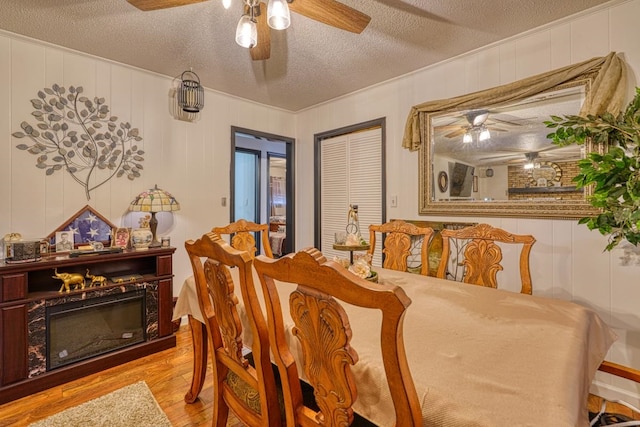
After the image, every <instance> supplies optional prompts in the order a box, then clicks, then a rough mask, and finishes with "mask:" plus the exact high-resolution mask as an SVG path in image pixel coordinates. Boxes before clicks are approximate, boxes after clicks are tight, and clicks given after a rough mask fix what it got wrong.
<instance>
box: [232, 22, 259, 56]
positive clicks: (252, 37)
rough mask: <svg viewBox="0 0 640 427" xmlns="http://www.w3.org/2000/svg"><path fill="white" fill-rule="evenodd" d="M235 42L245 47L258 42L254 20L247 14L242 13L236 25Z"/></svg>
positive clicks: (250, 46) (252, 45)
mask: <svg viewBox="0 0 640 427" xmlns="http://www.w3.org/2000/svg"><path fill="white" fill-rule="evenodd" d="M236 43H238V44H239V45H240V46H242V47H246V48H247V49H249V48H252V47H254V46H255V45H256V44H257V43H258V29H257V27H256V22H255V21H254V20H253V19H252V18H251V16H249V15H246V14H245V15H242V17H241V18H240V21H238V26H237V27H236Z"/></svg>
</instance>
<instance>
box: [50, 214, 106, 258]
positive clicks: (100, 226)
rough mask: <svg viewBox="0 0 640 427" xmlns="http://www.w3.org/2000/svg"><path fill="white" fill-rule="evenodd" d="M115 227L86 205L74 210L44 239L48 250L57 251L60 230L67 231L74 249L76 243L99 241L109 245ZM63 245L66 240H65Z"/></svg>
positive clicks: (60, 236) (60, 237) (83, 243)
mask: <svg viewBox="0 0 640 427" xmlns="http://www.w3.org/2000/svg"><path fill="white" fill-rule="evenodd" d="M114 228H116V227H115V225H113V224H112V223H111V222H110V221H109V220H108V219H106V218H105V217H104V216H102V215H100V214H99V213H98V212H97V211H96V210H95V209H93V208H92V207H91V206H89V205H87V206H85V207H84V208H82V209H80V210H79V211H78V212H76V213H75V214H74V215H73V216H72V217H71V218H69V219H68V220H67V221H65V222H63V223H62V224H61V225H60V226H59V227H58V228H56V229H55V230H54V231H53V232H52V233H51V234H49V235H48V236H47V238H46V240H47V241H48V242H49V247H50V251H53V249H55V250H56V252H57V251H58V246H57V243H58V242H59V241H61V239H62V235H61V234H60V235H59V234H58V233H61V232H67V233H68V235H67V239H68V240H69V241H71V242H72V245H73V247H72V248H71V249H70V250H72V249H75V248H76V247H77V246H78V245H86V244H90V242H100V243H102V244H103V246H105V247H109V246H111V236H112V232H113V229H114ZM64 246H65V247H66V246H67V245H66V242H65V245H64Z"/></svg>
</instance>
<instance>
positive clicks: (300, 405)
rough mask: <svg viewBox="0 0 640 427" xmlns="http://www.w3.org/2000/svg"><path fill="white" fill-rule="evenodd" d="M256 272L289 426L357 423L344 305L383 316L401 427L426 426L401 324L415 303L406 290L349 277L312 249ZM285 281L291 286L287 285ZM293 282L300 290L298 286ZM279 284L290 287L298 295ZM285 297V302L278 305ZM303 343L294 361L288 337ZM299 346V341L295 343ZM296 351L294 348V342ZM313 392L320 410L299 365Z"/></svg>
mask: <svg viewBox="0 0 640 427" xmlns="http://www.w3.org/2000/svg"><path fill="white" fill-rule="evenodd" d="M254 266H255V268H256V271H257V272H258V276H259V277H260V283H261V285H262V291H263V294H264V296H265V298H264V299H265V306H266V312H267V320H268V324H269V337H270V342H271V346H272V347H271V348H272V353H273V356H274V360H275V361H276V364H277V365H278V370H279V372H280V378H281V382H282V390H283V397H284V402H285V410H286V425H287V426H294V425H297V426H316V425H322V426H327V427H330V426H344V425H349V424H351V422H352V420H353V419H354V411H353V404H354V402H355V401H356V399H357V395H358V393H357V389H358V387H359V386H362V387H367V385H358V384H356V382H355V379H354V377H353V374H352V371H351V365H354V364H356V363H357V362H358V354H357V351H356V349H354V348H353V347H351V344H350V342H351V337H352V335H353V334H354V333H355V331H352V330H351V327H350V323H349V318H348V316H347V313H346V312H345V310H344V309H343V306H342V305H341V302H342V303H346V304H349V305H354V306H357V307H363V308H366V309H370V311H371V312H372V313H371V314H372V315H373V314H374V312H375V313H376V314H377V313H382V322H381V329H380V335H379V337H380V350H381V354H382V360H383V364H384V369H385V373H386V381H387V383H388V386H389V390H390V393H391V397H392V400H393V404H394V407H395V412H396V414H395V415H396V422H395V425H396V426H406V427H409V426H411V427H413V426H419V425H422V414H421V408H420V402H419V400H418V396H417V394H416V390H415V386H414V383H413V379H412V377H411V372H410V371H409V366H408V364H407V359H406V354H405V348H404V342H403V320H404V315H405V311H406V309H407V307H408V306H409V304H411V300H410V299H409V297H407V295H406V294H405V292H404V290H403V289H401V288H399V287H396V286H392V285H385V284H372V283H370V282H368V281H367V280H364V279H361V278H359V277H357V276H356V275H354V274H351V273H349V272H348V271H347V270H346V269H344V268H343V267H342V266H341V265H340V264H338V263H337V262H335V261H327V260H326V258H325V257H324V256H323V255H322V254H321V253H320V252H319V251H318V250H317V249H314V248H309V249H305V250H303V251H300V252H298V253H296V254H289V255H286V256H284V257H283V258H280V259H278V260H273V259H269V258H267V257H264V256H259V257H256V259H255V261H254ZM285 282H286V283H285ZM291 284H294V285H297V287H296V288H292V287H291ZM281 286H288V287H289V290H292V292H291V293H290V294H289V295H288V298H287V293H289V291H285V290H284V289H283V288H282V287H281ZM280 292H283V299H282V300H281V299H280ZM287 301H288V305H289V307H288V310H289V311H290V314H291V319H292V322H293V324H294V326H293V327H292V329H291V330H290V333H289V334H288V333H287V330H286V328H287V326H285V321H284V320H283V313H282V306H281V305H282V304H287ZM291 334H292V335H293V336H295V337H297V340H298V341H299V344H300V348H301V355H300V356H299V357H301V360H298V361H296V360H295V359H294V354H293V352H292V350H291V348H290V347H289V341H288V337H291ZM293 340H295V338H293ZM292 345H293V343H292ZM298 363H300V364H301V365H302V369H303V371H304V374H305V376H306V378H307V381H308V382H309V384H310V385H311V387H313V390H314V392H313V395H314V397H315V403H316V404H317V407H316V408H313V407H311V405H308V404H307V405H306V404H305V402H304V399H303V394H302V391H301V385H300V381H299V377H298V367H297V364H298Z"/></svg>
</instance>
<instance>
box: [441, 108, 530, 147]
mask: <svg viewBox="0 0 640 427" xmlns="http://www.w3.org/2000/svg"><path fill="white" fill-rule="evenodd" d="M489 115H490V111H489V110H471V111H467V112H466V113H464V114H463V115H462V116H461V117H458V118H456V119H455V120H454V121H453V122H451V123H450V124H448V125H444V126H439V127H438V129H439V130H440V131H442V132H447V131H448V133H446V134H445V135H444V136H445V137H447V138H457V137H460V136H462V137H463V141H464V142H471V141H472V138H473V135H474V134H478V139H479V140H480V141H483V140H486V139H489V138H490V131H493V132H507V129H504V128H505V127H508V126H520V124H519V123H517V122H515V121H510V120H504V119H500V118H498V117H495V116H492V117H491V118H490V117H489ZM461 118H464V119H465V120H466V123H463V124H460V123H459V122H460V121H461ZM483 132H484V133H483ZM470 138H471V139H470Z"/></svg>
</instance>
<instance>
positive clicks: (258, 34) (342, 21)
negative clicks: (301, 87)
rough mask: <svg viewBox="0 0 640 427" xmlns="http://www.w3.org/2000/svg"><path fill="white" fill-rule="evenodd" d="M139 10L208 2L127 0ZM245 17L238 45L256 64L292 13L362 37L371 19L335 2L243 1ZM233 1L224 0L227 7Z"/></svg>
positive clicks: (268, 50) (264, 56) (191, 0)
mask: <svg viewBox="0 0 640 427" xmlns="http://www.w3.org/2000/svg"><path fill="white" fill-rule="evenodd" d="M127 1H128V2H129V3H131V4H132V5H134V6H135V7H137V8H138V9H140V10H144V11H148V10H156V9H165V8H169V7H176V6H185V5H188V4H192V3H200V2H202V1H208V0H127ZM236 1H237V0H236ZM241 1H242V3H243V5H244V14H243V15H242V17H241V18H240V21H239V22H238V26H237V29H236V42H237V43H238V44H239V45H240V46H243V47H246V48H249V49H250V53H251V58H252V59H253V60H254V61H257V60H264V59H269V57H270V56H271V35H270V28H273V29H275V30H283V29H286V28H287V27H289V23H290V22H291V19H290V15H289V10H291V11H293V12H296V13H299V14H300V15H303V16H306V17H307V18H310V19H313V20H315V21H318V22H322V23H323V24H326V25H330V26H332V27H336V28H340V29H342V30H346V31H350V32H352V33H357V34H360V33H361V32H362V31H363V30H364V29H365V28H366V27H367V25H368V24H369V21H370V20H371V17H370V16H368V15H365V14H364V13H362V12H359V11H358V10H356V9H353V8H351V7H349V6H347V5H345V4H342V3H340V2H338V1H336V0H268V6H267V5H265V3H264V1H261V0H241ZM230 3H231V0H223V4H224V5H225V7H226V8H228V7H229V4H230Z"/></svg>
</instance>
